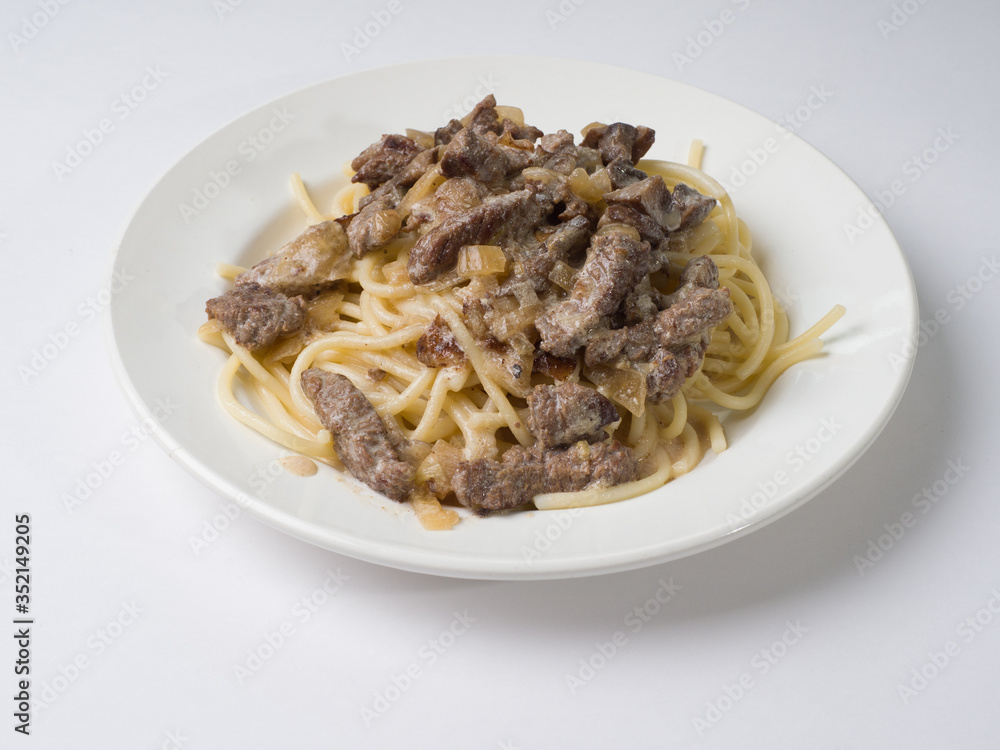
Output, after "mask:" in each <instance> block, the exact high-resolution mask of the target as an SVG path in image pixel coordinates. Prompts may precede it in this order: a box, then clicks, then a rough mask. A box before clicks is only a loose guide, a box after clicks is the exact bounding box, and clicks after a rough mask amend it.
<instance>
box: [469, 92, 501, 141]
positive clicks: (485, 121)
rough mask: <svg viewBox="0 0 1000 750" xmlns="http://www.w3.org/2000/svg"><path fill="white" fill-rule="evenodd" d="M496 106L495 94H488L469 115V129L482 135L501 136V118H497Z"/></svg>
mask: <svg viewBox="0 0 1000 750" xmlns="http://www.w3.org/2000/svg"><path fill="white" fill-rule="evenodd" d="M496 106H497V100H496V97H495V96H493V94H487V95H486V96H485V97H483V100H482V101H481V102H479V104H477V105H476V106H475V107H473V108H472V112H470V113H469V125H468V127H469V128H471V129H472V130H474V131H475V132H476V133H479V134H480V135H482V134H484V133H497V134H499V133H500V118H499V117H498V116H497V110H496Z"/></svg>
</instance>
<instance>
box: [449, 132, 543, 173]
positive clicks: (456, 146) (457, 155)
mask: <svg viewBox="0 0 1000 750" xmlns="http://www.w3.org/2000/svg"><path fill="white" fill-rule="evenodd" d="M530 160H531V152H530V151H522V150H520V149H516V148H507V147H504V146H498V145H497V144H495V143H492V142H490V140H489V139H488V138H486V137H484V136H481V135H479V134H478V133H476V132H475V131H474V130H472V129H471V128H464V129H463V130H461V131H459V132H458V134H457V135H456V136H455V137H454V138H452V139H451V142H450V143H449V144H448V146H447V148H446V149H445V150H444V153H443V154H442V155H441V174H443V175H444V176H445V177H472V178H473V179H476V180H479V182H482V183H486V184H496V183H499V182H500V181H502V180H503V178H504V177H506V176H507V174H508V173H510V172H513V171H517V170H520V169H524V168H525V167H526V166H528V164H529V162H530Z"/></svg>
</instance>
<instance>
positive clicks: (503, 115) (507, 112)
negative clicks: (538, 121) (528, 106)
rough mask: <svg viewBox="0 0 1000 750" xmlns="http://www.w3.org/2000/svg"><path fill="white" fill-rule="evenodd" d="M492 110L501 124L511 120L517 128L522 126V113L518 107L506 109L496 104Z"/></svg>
mask: <svg viewBox="0 0 1000 750" xmlns="http://www.w3.org/2000/svg"><path fill="white" fill-rule="evenodd" d="M494 109H495V110H496V113H497V117H498V118H499V120H500V122H503V121H504V120H506V119H510V120H513V121H514V124H515V125H517V126H518V127H523V126H524V112H523V111H522V110H521V108H520V107H506V106H504V105H502V104H498V105H497V106H496V107H494Z"/></svg>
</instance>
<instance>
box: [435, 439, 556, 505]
mask: <svg viewBox="0 0 1000 750" xmlns="http://www.w3.org/2000/svg"><path fill="white" fill-rule="evenodd" d="M545 485H546V481H545V461H544V460H543V459H541V458H539V457H538V456H537V455H536V454H534V453H532V452H530V451H526V450H524V449H523V448H522V447H521V446H519V445H517V446H514V447H513V448H508V449H507V452H506V453H504V454H503V462H502V463H501V462H500V461H494V460H493V459H492V458H480V459H477V460H475V461H461V462H459V464H458V466H457V467H456V468H455V473H454V474H453V475H452V478H451V486H452V488H453V489H454V490H455V497H457V498H458V502H460V503H461V504H462V505H464V506H465V507H467V508H482V509H484V510H488V511H498V510H510V509H511V508H516V507H518V506H519V505H524V504H525V503H529V502H531V501H532V500H533V499H534V497H535V495H539V494H541V493H542V492H545Z"/></svg>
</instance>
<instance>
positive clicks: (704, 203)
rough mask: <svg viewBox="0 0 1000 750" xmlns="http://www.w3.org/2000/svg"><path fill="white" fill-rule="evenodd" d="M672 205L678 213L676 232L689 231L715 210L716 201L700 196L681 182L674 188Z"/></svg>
mask: <svg viewBox="0 0 1000 750" xmlns="http://www.w3.org/2000/svg"><path fill="white" fill-rule="evenodd" d="M672 198H673V202H674V205H675V206H676V207H677V210H678V211H679V212H680V224H679V225H678V226H677V229H678V230H681V229H689V228H691V227H696V226H698V225H699V224H701V223H702V222H703V221H704V220H705V219H707V218H708V215H709V214H710V213H712V209H713V208H715V204H716V200H715V198H712V197H710V196H707V195H702V194H701V193H699V192H698V191H697V190H695V189H694V188H689V187H688V186H687V185H685V184H684V183H683V182H682V183H680V184H679V185H677V187H675V188H674V192H673V194H672Z"/></svg>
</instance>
